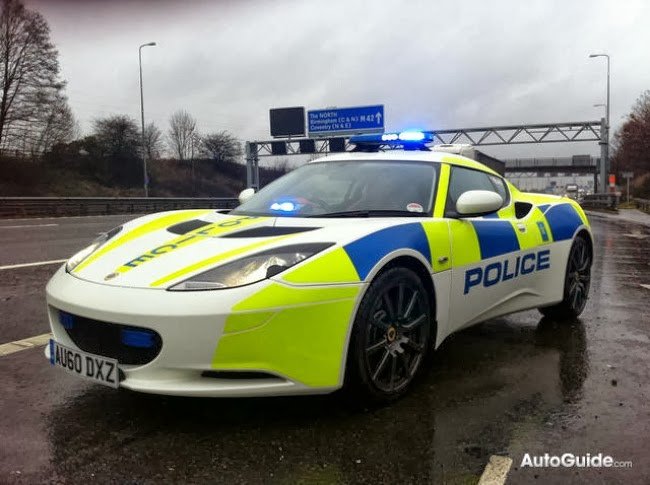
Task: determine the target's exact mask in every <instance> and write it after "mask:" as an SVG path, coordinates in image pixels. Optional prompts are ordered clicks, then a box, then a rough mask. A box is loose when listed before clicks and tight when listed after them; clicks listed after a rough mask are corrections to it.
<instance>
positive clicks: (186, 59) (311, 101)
mask: <svg viewBox="0 0 650 485" xmlns="http://www.w3.org/2000/svg"><path fill="white" fill-rule="evenodd" d="M27 4H28V6H30V7H31V8H34V9H37V10H38V11H40V12H41V13H42V14H43V15H44V16H45V17H46V19H47V20H48V22H49V24H50V27H51V29H52V37H53V40H54V42H55V43H56V45H57V46H58V49H59V53H60V62H61V67H62V74H63V76H64V78H65V79H66V80H67V82H68V88H67V94H68V97H69V100H70V105H71V106H72V109H73V110H74V112H75V115H76V116H77V118H78V120H79V122H80V125H81V128H82V130H83V131H84V132H86V133H87V132H89V131H90V130H91V125H92V120H93V119H94V118H96V117H100V116H105V115H109V114H114V113H127V114H129V115H131V116H133V117H134V118H136V119H139V111H140V105H139V101H140V100H139V87H138V46H139V45H140V44H142V43H145V42H149V41H156V42H157V43H158V46H156V47H148V48H146V49H144V50H143V69H144V86H145V90H144V91H145V116H146V119H147V120H148V121H155V122H156V124H158V126H159V127H160V128H162V129H163V130H166V129H167V120H168V118H169V115H170V114H171V113H172V112H173V111H175V110H177V109H181V108H182V109H185V110H187V111H189V112H190V113H191V114H192V115H194V116H195V117H196V118H197V120H198V126H199V128H200V130H201V131H202V132H210V131H216V130H222V129H227V130H230V131H232V132H233V133H235V134H236V136H237V137H239V138H240V139H242V140H246V139H267V138H269V127H268V110H269V108H272V107H283V106H306V107H307V108H308V109H313V108H323V107H328V106H354V105H363V104H375V103H383V104H384V105H385V106H386V124H387V128H388V129H389V130H399V129H403V128H413V127H422V128H430V129H435V128H438V129H442V128H459V127H475V126H489V125H494V124H499V125H503V124H517V123H522V122H525V123H544V122H560V121H581V120H593V119H599V118H600V117H601V116H603V114H604V110H603V108H594V107H593V105H594V104H595V103H603V102H604V100H605V79H606V77H605V73H606V67H605V60H604V59H603V58H599V59H589V58H588V55H589V53H592V52H607V53H609V54H610V55H611V58H612V94H611V99H612V114H611V119H612V125H613V128H614V129H616V127H617V126H619V125H620V123H621V120H622V118H623V117H624V116H625V115H626V114H627V113H628V112H629V109H630V107H631V106H632V104H633V103H634V101H635V99H636V98H637V97H638V96H639V94H640V93H641V92H642V91H643V90H645V89H650V49H649V46H650V27H649V26H650V1H647V0H618V1H597V0H590V1H551V0H542V1H531V0H526V1H521V0H516V1H491V2H486V1H482V0H473V1H458V0H452V1H438V0H436V1H433V0H431V1H414V0H407V1H402V2H400V1H397V0H392V1H383V0H375V1H368V2H362V1H352V0H318V1H312V0H302V1H297V0H296V1H289V0H282V1H261V0H243V1H242V0H240V1H214V0H213V1H187V0H186V1H177V2H172V1H138V0H131V1H118V0H111V1H102V0H84V1H70V0H68V1H56V0H27ZM486 151H488V152H490V153H494V154H496V155H497V156H526V155H529V154H546V155H553V154H558V155H562V154H574V153H592V154H597V153H598V146H597V144H595V143H579V144H572V145H568V146H566V145H565V146H559V145H550V146H547V147H544V148H534V147H531V146H528V145H520V146H518V147H507V148H502V149H498V148H490V149H489V150H486Z"/></svg>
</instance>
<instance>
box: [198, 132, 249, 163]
mask: <svg viewBox="0 0 650 485" xmlns="http://www.w3.org/2000/svg"><path fill="white" fill-rule="evenodd" d="M201 152H202V154H203V156H205V157H207V158H211V159H213V160H215V161H216V162H234V161H236V160H237V159H238V158H239V157H241V154H242V148H241V143H239V140H237V138H235V136H234V135H233V134H231V133H228V132H227V131H220V132H217V133H210V134H208V135H205V136H204V137H203V138H202V143H201Z"/></svg>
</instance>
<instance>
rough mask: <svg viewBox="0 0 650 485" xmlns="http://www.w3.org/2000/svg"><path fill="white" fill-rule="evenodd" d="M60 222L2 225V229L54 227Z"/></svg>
mask: <svg viewBox="0 0 650 485" xmlns="http://www.w3.org/2000/svg"><path fill="white" fill-rule="evenodd" d="M53 226H58V224H22V225H20V226H0V229H20V228H25V227H53Z"/></svg>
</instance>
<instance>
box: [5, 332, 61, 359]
mask: <svg viewBox="0 0 650 485" xmlns="http://www.w3.org/2000/svg"><path fill="white" fill-rule="evenodd" d="M50 338H52V334H51V333H44V334H42V335H36V336H34V337H29V338H26V339H22V340H16V341H14V342H9V343H6V344H2V345H0V357H3V356H5V355H9V354H14V353H16V352H20V351H21V350H27V349H32V348H34V347H39V346H41V345H46V344H47V343H48V342H49V341H50Z"/></svg>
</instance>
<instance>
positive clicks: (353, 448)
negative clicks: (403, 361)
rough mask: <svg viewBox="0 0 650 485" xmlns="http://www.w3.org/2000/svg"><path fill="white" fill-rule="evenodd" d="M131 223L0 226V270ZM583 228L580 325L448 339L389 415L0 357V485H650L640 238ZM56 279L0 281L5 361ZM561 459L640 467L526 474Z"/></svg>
mask: <svg viewBox="0 0 650 485" xmlns="http://www.w3.org/2000/svg"><path fill="white" fill-rule="evenodd" d="M127 218H128V216H123V217H115V216H112V217H105V218H93V219H86V218H83V219H54V220H38V221H36V220H30V221H26V222H24V224H30V225H31V224H36V223H40V224H50V223H57V224H59V225H58V226H41V227H38V228H37V227H32V228H16V229H3V226H9V225H21V224H23V222H20V221H0V265H8V264H13V263H20V262H33V261H42V260H50V259H61V258H65V257H67V256H69V255H70V254H71V253H72V252H74V251H75V250H77V249H80V248H81V247H83V246H84V244H85V243H87V242H88V240H90V239H93V238H94V237H95V234H96V233H97V232H100V231H103V230H107V229H109V228H111V227H113V226H115V225H117V224H119V223H120V222H121V221H122V220H124V219H127ZM19 222H20V223H19ZM592 224H593V229H594V232H595V237H596V240H597V246H596V255H595V263H594V268H593V280H592V290H591V299H590V301H589V303H588V305H587V309H586V310H585V313H584V314H583V315H582V317H581V319H580V320H578V321H575V322H563V323H558V322H553V321H546V320H542V319H541V317H540V315H539V314H538V313H537V312H536V311H529V312H525V313H519V314H515V315H511V316H509V317H507V318H503V319H499V320H493V321H490V322H487V323H484V324H482V325H479V326H477V327H474V328H472V329H469V330H467V331H464V332H461V333H459V334H457V335H455V336H452V337H451V338H449V339H448V340H447V341H446V342H445V343H444V344H443V346H442V347H441V348H440V350H439V351H438V352H437V353H436V355H435V356H434V358H433V359H432V361H431V363H430V365H429V366H428V367H427V370H426V372H425V373H424V375H423V376H422V377H421V379H420V380H419V382H418V383H417V385H416V386H415V387H414V389H413V390H412V392H411V393H410V394H409V395H408V396H406V397H405V398H404V399H402V400H400V401H399V402H397V403H394V404H392V405H390V406H386V407H383V408H375V409H363V408H358V407H356V406H354V405H351V404H350V403H349V402H348V400H346V399H345V398H344V397H342V396H340V395H333V396H321V397H300V398H267V399H227V400H226V399H189V398H170V397H158V396H148V395H140V394H135V393H131V392H127V391H117V392H116V391H114V390H112V389H108V388H103V387H100V386H97V385H91V384H87V383H85V382H83V381H79V380H77V379H76V378H74V377H72V376H69V375H67V374H65V373H64V372H61V371H59V370H56V369H53V368H50V366H49V365H48V364H47V362H46V361H45V358H44V356H43V352H42V348H38V349H29V350H24V351H21V352H18V353H14V354H11V355H8V356H4V357H0V383H2V387H1V390H0V411H1V412H0V483H42V482H53V483H181V482H187V483H280V484H289V483H449V484H456V483H458V484H470V483H476V482H477V481H478V479H479V476H480V475H481V473H482V472H483V469H484V467H485V464H486V463H487V462H488V460H489V458H490V456H491V455H495V454H497V455H507V456H510V457H511V458H512V459H513V460H514V463H513V466H512V468H511V470H510V473H509V475H508V481H507V483H592V484H599V483H603V484H605V483H650V405H649V404H648V402H649V398H650V396H649V384H650V352H649V351H650V289H646V288H644V287H642V286H641V284H648V285H650V252H649V249H650V227H644V226H640V225H635V224H630V223H619V222H617V221H612V220H609V219H604V218H599V217H595V216H594V217H592ZM56 267H57V265H52V266H41V267H33V268H23V269H12V270H4V271H0V276H2V278H1V279H0V344H1V343H6V342H10V341H13V340H16V339H20V338H25V337H29V336H32V335H38V334H41V333H44V332H47V330H48V329H47V324H46V322H45V308H44V301H43V288H44V285H45V283H46V281H47V279H48V277H49V276H50V275H51V274H52V273H53V272H54V271H55V269H56ZM565 452H572V453H590V454H592V455H594V454H597V453H599V452H602V453H603V454H607V455H611V456H613V457H614V459H615V460H625V461H627V460H631V461H632V462H633V466H632V468H631V469H619V468H601V469H596V468H591V469H576V468H570V469H564V468H560V469H550V468H544V469H531V468H521V467H520V464H521V460H522V457H523V456H524V454H525V453H530V454H531V455H543V454H544V453H549V454H555V455H561V454H562V453H565Z"/></svg>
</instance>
